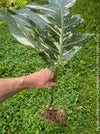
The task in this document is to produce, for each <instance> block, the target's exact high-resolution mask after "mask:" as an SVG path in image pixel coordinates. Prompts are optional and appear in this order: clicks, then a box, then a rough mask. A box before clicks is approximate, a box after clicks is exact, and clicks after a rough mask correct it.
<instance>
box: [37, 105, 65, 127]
mask: <svg viewBox="0 0 100 134" xmlns="http://www.w3.org/2000/svg"><path fill="white" fill-rule="evenodd" d="M39 117H41V118H43V119H45V120H47V121H48V122H49V123H50V124H53V123H56V124H57V125H60V124H65V125H66V123H67V122H66V115H65V110H64V109H62V110H58V108H53V107H49V108H47V109H45V110H44V111H43V112H42V113H41V114H39Z"/></svg>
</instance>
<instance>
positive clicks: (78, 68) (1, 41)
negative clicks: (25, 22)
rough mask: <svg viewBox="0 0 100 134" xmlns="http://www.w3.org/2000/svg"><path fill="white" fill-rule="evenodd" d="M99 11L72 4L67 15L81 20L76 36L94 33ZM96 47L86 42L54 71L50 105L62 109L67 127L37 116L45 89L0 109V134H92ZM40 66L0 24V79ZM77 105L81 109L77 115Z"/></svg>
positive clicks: (92, 3) (94, 4)
mask: <svg viewBox="0 0 100 134" xmlns="http://www.w3.org/2000/svg"><path fill="white" fill-rule="evenodd" d="M99 7H100V1H99V0H88V1H87V0H84V1H83V0H77V2H76V4H75V5H74V7H73V8H72V9H71V13H73V14H81V15H82V18H83V19H85V22H84V24H82V25H81V26H80V27H79V29H78V30H79V31H81V32H83V33H95V34H97V30H96V27H97V26H98V24H99V22H100V12H99ZM95 9H96V10H95ZM96 45H97V44H96V41H95V38H92V39H91V41H89V43H87V44H86V45H85V47H83V48H82V49H81V50H80V51H79V52H78V53H77V54H76V55H75V56H74V58H72V59H71V61H70V62H68V63H67V64H66V66H65V67H64V68H62V70H61V72H60V75H59V84H58V85H57V87H56V92H55V99H54V103H53V106H54V107H60V106H64V105H65V110H66V116H67V126H64V125H61V126H56V125H50V124H49V123H48V122H47V121H45V120H41V119H40V118H39V117H38V114H39V113H40V112H41V111H43V109H42V108H40V107H38V106H36V104H38V105H42V106H44V107H45V105H46V104H48V103H49V99H48V98H49V96H50V93H51V90H50V88H49V89H42V90H38V89H28V90H25V91H22V92H20V93H19V94H17V95H15V96H13V97H11V98H9V99H8V100H6V101H5V102H4V103H2V104H0V134H23V133H24V134H96V133H97V132H96V127H97V126H96V105H97V102H96ZM45 67H48V66H46V65H45V63H44V61H43V60H42V59H41V57H39V55H38V54H37V52H36V51H35V50H34V49H33V48H31V47H29V46H24V45H22V44H20V43H19V42H17V41H16V39H14V38H13V36H12V35H11V33H10V32H9V30H8V28H7V26H6V24H5V23H2V24H1V25H0V77H1V78H7V77H17V76H22V75H28V74H30V73H33V72H36V71H39V70H40V69H42V68H45ZM48 68H50V69H51V70H53V69H52V68H51V67H48ZM79 106H83V109H80V110H78V109H77V108H78V107H79Z"/></svg>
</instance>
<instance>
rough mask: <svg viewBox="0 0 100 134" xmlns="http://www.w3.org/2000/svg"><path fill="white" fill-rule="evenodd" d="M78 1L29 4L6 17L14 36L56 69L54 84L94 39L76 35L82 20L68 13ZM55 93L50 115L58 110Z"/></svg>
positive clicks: (54, 0) (55, 0)
mask: <svg viewBox="0 0 100 134" xmlns="http://www.w3.org/2000/svg"><path fill="white" fill-rule="evenodd" d="M75 1H76V0H48V4H47V5H38V4H36V3H30V4H28V5H25V6H23V7H22V8H20V9H19V10H11V12H12V13H13V15H11V14H10V12H9V11H7V13H6V20H7V24H8V27H9V29H10V31H11V33H12V35H13V36H14V37H15V38H16V39H17V40H18V41H20V42H21V43H23V44H25V45H30V46H31V47H33V48H34V49H35V50H37V52H38V53H39V55H40V56H42V57H43V59H44V60H45V61H46V62H47V63H48V64H49V65H51V66H53V67H54V68H55V77H54V82H57V79H58V73H59V71H60V68H61V67H63V66H64V65H65V64H66V63H67V62H68V61H69V60H70V59H71V58H72V57H73V56H74V55H75V54H76V53H77V52H78V51H79V50H80V49H81V48H82V47H83V46H84V45H85V44H86V43H87V42H88V41H89V40H90V38H91V37H92V36H93V34H82V33H79V32H77V27H78V26H79V25H80V24H81V23H82V22H83V19H82V18H81V16H80V15H71V14H70V12H69V9H70V8H71V7H72V6H73V5H74V3H75ZM54 90H55V87H53V88H52V94H51V101H50V104H49V106H48V110H49V112H50V109H52V110H53V112H54V110H55V109H53V108H51V106H52V103H53V95H54ZM52 110H51V111H52ZM55 111H57V109H56V110H55ZM46 112H47V111H45V112H44V113H45V114H46ZM42 115H43V113H42ZM60 115H61V113H60ZM45 118H46V116H45ZM62 120H63V119H62ZM56 122H57V121H56ZM58 122H59V121H58Z"/></svg>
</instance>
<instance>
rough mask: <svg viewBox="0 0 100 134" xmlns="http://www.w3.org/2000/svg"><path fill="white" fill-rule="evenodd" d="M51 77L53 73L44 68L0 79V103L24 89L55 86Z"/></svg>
mask: <svg viewBox="0 0 100 134" xmlns="http://www.w3.org/2000/svg"><path fill="white" fill-rule="evenodd" d="M53 77H54V73H53V72H51V71H50V70H49V69H47V68H46V69H42V70H40V71H39V72H36V73H33V74H31V75H27V76H22V77H17V78H8V79H0V103H2V102H3V101H5V100H6V99H8V98H9V97H11V96H13V95H14V94H17V93H18V92H20V91H22V90H24V89H28V88H38V89H40V88H48V87H51V86H55V85H56V83H54V82H52V79H53Z"/></svg>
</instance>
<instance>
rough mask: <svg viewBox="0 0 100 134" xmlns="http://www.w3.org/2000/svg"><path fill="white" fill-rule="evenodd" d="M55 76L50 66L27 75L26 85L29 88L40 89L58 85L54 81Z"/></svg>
mask: <svg viewBox="0 0 100 134" xmlns="http://www.w3.org/2000/svg"><path fill="white" fill-rule="evenodd" d="M53 78H54V73H53V72H52V71H50V70H49V69H48V68H45V69H42V70H40V71H38V72H35V73H33V74H31V75H28V76H25V85H26V86H27V88H38V89H40V88H48V87H52V86H56V83H55V82H53V81H52V80H53Z"/></svg>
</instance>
